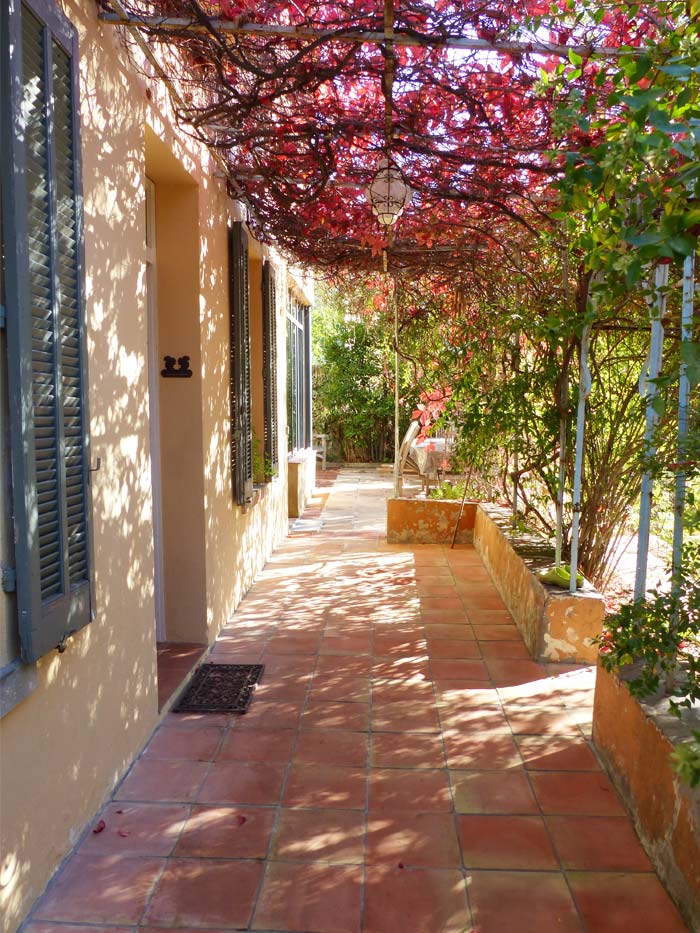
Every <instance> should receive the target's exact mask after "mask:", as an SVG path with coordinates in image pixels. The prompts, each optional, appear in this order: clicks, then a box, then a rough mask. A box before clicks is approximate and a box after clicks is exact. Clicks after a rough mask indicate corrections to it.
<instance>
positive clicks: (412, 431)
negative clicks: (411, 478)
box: [399, 421, 421, 495]
mask: <svg viewBox="0 0 700 933" xmlns="http://www.w3.org/2000/svg"><path fill="white" fill-rule="evenodd" d="M419 432H420V421H412V422H411V423H410V424H409V426H408V430H407V431H406V433H405V434H404V436H403V440H402V441H401V446H400V447H399V495H401V494H402V492H403V477H404V473H412V474H416V475H418V476H420V475H421V472H420V470H419V469H418V464H417V463H416V461H415V460H414V458H413V457H412V456H411V444H412V443H413V442H414V441H415V439H416V438H417V437H418V434H419Z"/></svg>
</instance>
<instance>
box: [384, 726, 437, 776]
mask: <svg viewBox="0 0 700 933" xmlns="http://www.w3.org/2000/svg"><path fill="white" fill-rule="evenodd" d="M370 762H371V765H372V767H373V768H444V767H445V755H444V753H443V750H442V739H441V737H440V736H439V735H435V734H432V733H425V732H376V733H374V734H373V735H372V737H371V754H370Z"/></svg>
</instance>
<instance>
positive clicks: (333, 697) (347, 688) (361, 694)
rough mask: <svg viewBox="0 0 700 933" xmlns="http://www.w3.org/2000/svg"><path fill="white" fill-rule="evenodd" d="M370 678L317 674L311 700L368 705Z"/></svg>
mask: <svg viewBox="0 0 700 933" xmlns="http://www.w3.org/2000/svg"><path fill="white" fill-rule="evenodd" d="M369 688H370V680H369V677H357V676H356V675H354V674H316V676H315V677H314V680H313V683H312V685H311V692H310V694H309V700H312V701H314V702H315V701H318V700H321V701H327V702H328V701H335V702H338V701H341V702H354V703H366V702H368V700H369Z"/></svg>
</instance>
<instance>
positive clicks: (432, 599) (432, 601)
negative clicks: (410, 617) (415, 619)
mask: <svg viewBox="0 0 700 933" xmlns="http://www.w3.org/2000/svg"><path fill="white" fill-rule="evenodd" d="M420 607H421V611H423V612H424V611H425V610H426V609H432V610H436V611H438V612H439V611H440V610H445V609H458V610H459V611H460V612H461V611H462V610H463V609H464V606H463V605H462V600H461V599H460V598H459V596H457V595H455V596H421V597H420Z"/></svg>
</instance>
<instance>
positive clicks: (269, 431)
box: [262, 262, 278, 470]
mask: <svg viewBox="0 0 700 933" xmlns="http://www.w3.org/2000/svg"><path fill="white" fill-rule="evenodd" d="M262 288H263V389H264V394H265V399H264V401H265V453H266V455H267V457H268V458H269V461H270V463H271V464H272V468H273V469H274V470H277V469H278V438H277V435H278V422H277V288H276V284H275V275H274V270H273V268H272V265H271V263H269V262H266V263H265V265H264V266H263V280H262Z"/></svg>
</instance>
